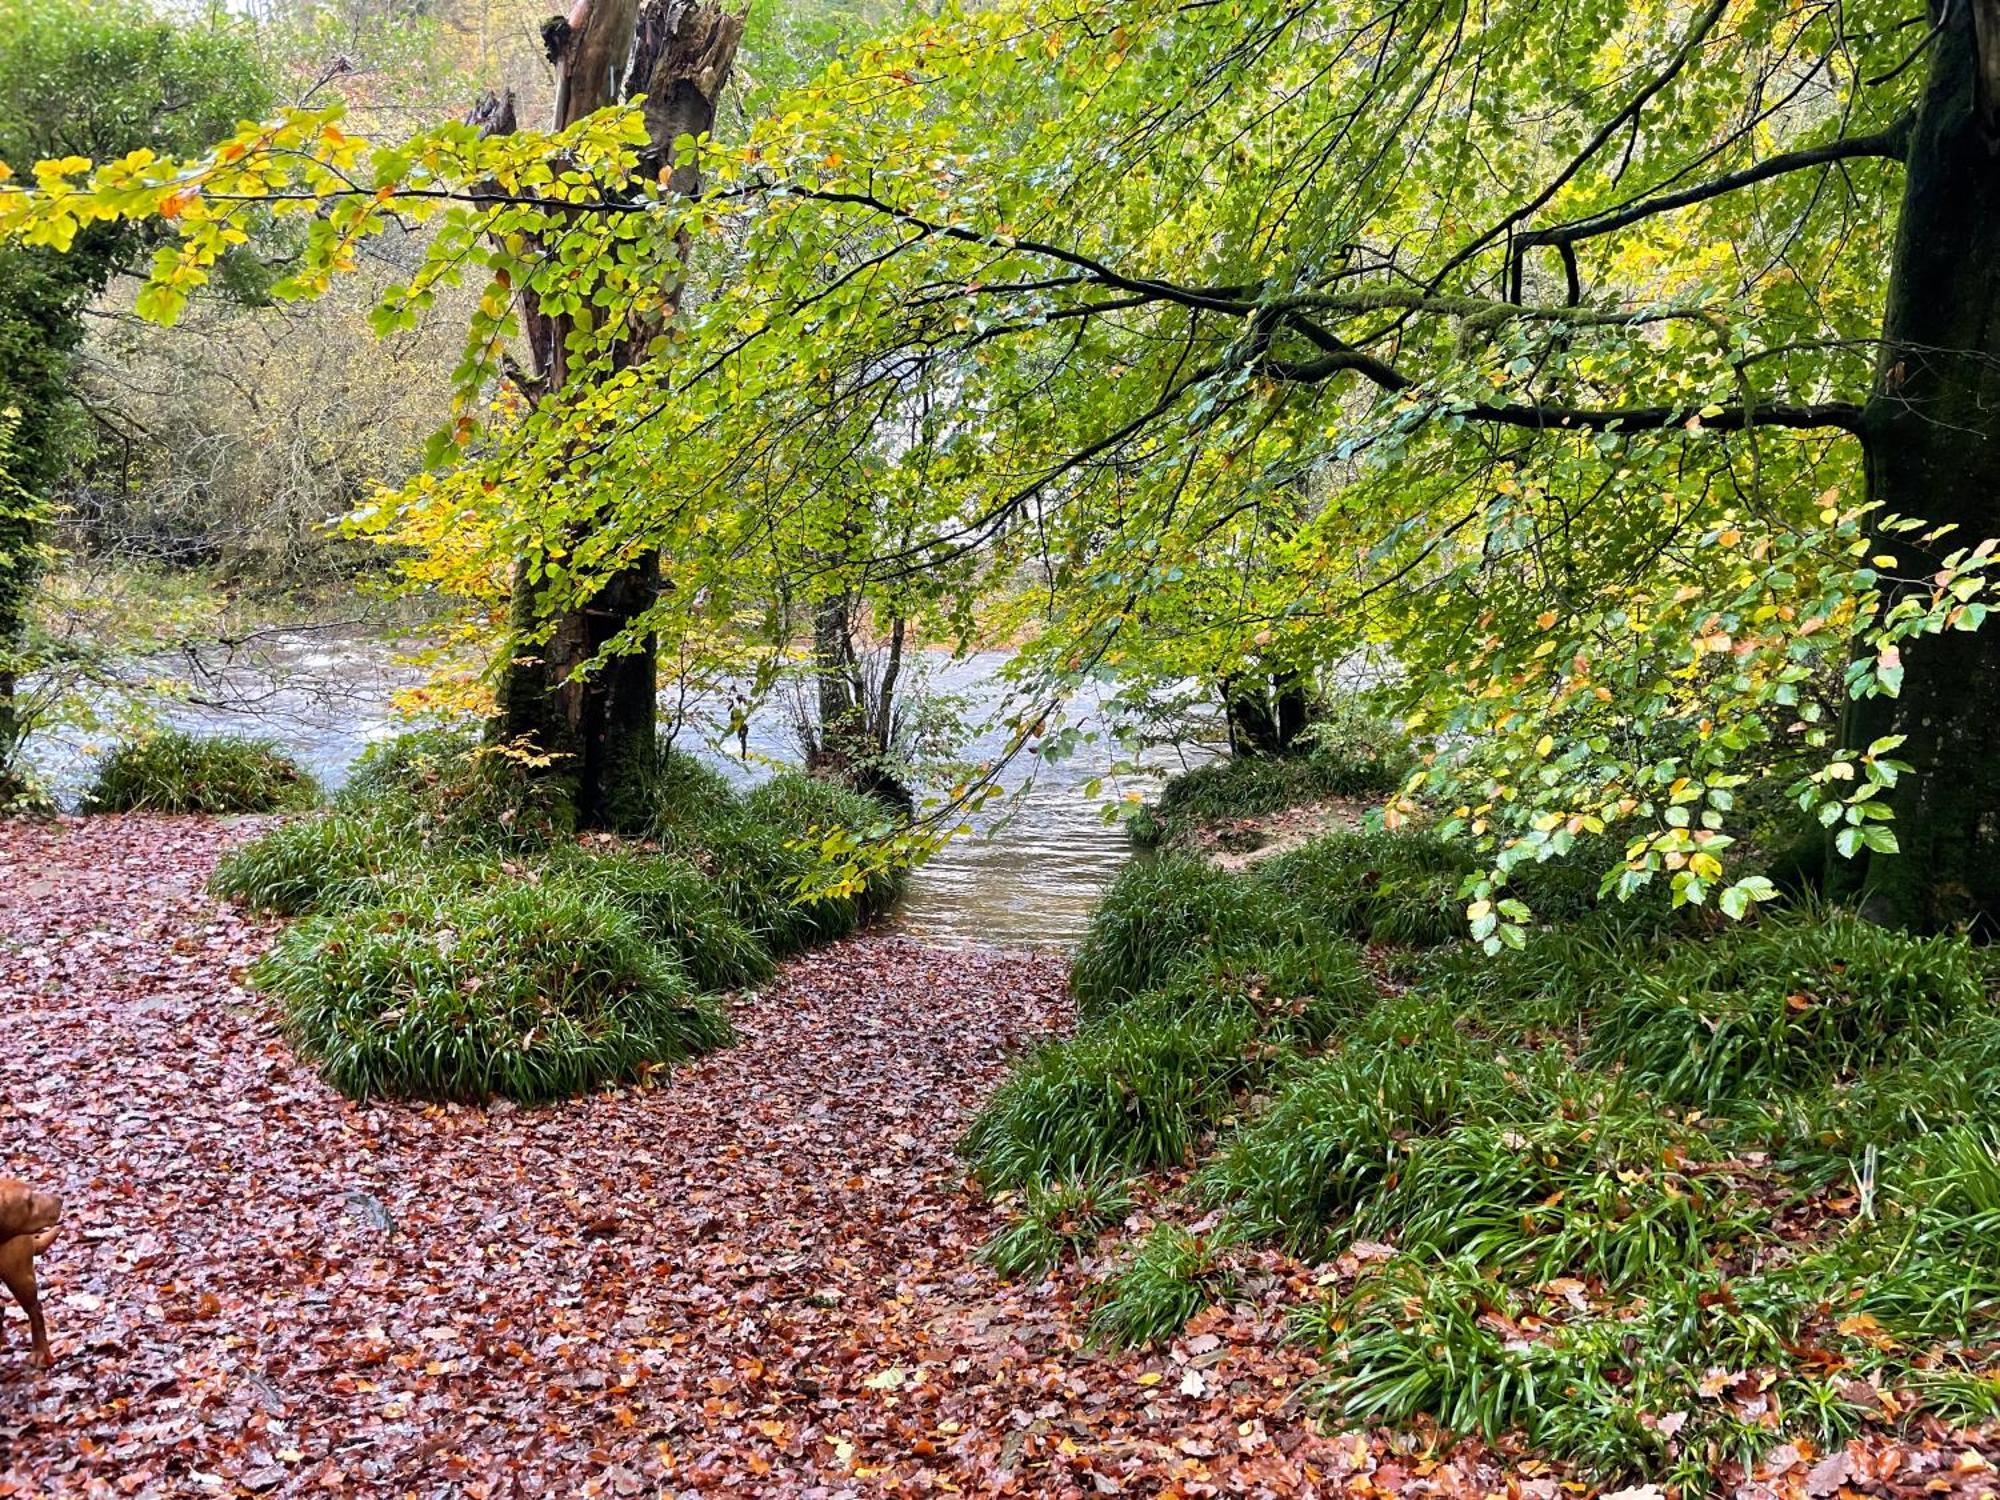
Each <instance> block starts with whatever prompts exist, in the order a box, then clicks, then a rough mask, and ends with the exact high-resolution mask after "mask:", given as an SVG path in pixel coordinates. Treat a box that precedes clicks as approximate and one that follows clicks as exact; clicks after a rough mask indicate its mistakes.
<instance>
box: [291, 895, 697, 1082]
mask: <svg viewBox="0 0 2000 1500" xmlns="http://www.w3.org/2000/svg"><path fill="white" fill-rule="evenodd" d="M252 977H253V979H254V980H255V982H256V983H257V984H258V985H259V986H260V987H261V988H262V989H264V990H265V991H267V992H268V993H269V994H271V995H272V996H273V997H274V998H276V999H277V1000H278V1002H279V1003H280V1004H281V1006H282V1007H283V1012H284V1024H285V1029H286V1031H287V1033H288V1035H289V1036H290V1037H291V1038H292V1040H293V1042H294V1044H295V1045H296V1046H297V1047H298V1049H299V1051H300V1053H301V1055H303V1056H304V1057H306V1058H307V1059H308V1060H310V1061H312V1062H313V1063H315V1064H316V1065H317V1066H318V1067H319V1068H320V1070H321V1072H322V1073H324V1074H325V1076H326V1078H327V1080H328V1081H329V1082H330V1083H332V1084H333V1085H334V1087H336V1088H338V1089H339V1090H340V1091H341V1092H342V1093H345V1094H347V1095H349V1096H350V1097H352V1098H356V1099H370V1098H382V1097H386V1098H436V1099H460V1100H470V1101H479V1100H484V1099H487V1098H489V1097H491V1096H493V1095H496V1094H497V1095H502V1096H505V1097H507V1098H510V1099H515V1100H519V1101H521V1102H524V1103H538V1102H543V1101H548V1100H555V1099H561V1098H566V1097H570V1096H574V1095H576V1094H581V1093H584V1092H586V1091H588V1090H590V1089H594V1088H598V1087H601V1086H604V1085H607V1084H616V1083H624V1082H629V1081H631V1080H633V1079H636V1078H639V1077H641V1076H643V1075H644V1074H645V1073H647V1072H648V1071H649V1070H650V1069H652V1068H654V1067H656V1066H658V1065H662V1064H666V1063H671V1062H675V1061H678V1060H680V1059H682V1058H685V1057H687V1056H690V1055H692V1054H694V1053H698V1052H702V1051H705V1050H707V1049H709V1048H712V1047H716V1046H720V1045H721V1044H722V1043H723V1042H725V1041H726V1040H727V1039H728V1034H729V1033H728V1025H727V1023H726V1022H725V1021H724V1020H723V1018H722V1017H721V1015H720V1014H719V1013H718V1012H717V1011H716V1010H715V1009H714V1008H713V1007H712V1006H711V1005H710V1004H709V1003H708V1002H706V1001H704V1000H701V999H698V998H697V997H696V996H695V995H694V994H693V992H692V990H691V988H690V986H689V984H688V982H687V980H686V978H685V977H684V975H683V974H682V973H681V970H680V967H679V965H678V964H677V963H676V962H675V961H674V960H673V959H672V958H670V957H668V956H666V955H663V954H661V953H660V952H659V951H657V950H656V949H655V948H653V947H652V946H651V945H650V944H648V943H647V942H646V940H645V939H644V938H643V937H641V936H640V934H639V931H638V929H637V927H636V926H635V924H634V923H633V921H632V919H631V918H630V917H628V916H626V915H625V914H624V913H623V912H621V911H619V910H617V909H616V908H615V907H613V906H611V905H610V904H609V903H607V902H604V901H600V900H597V899H595V898H593V897H590V896H588V895H586V894H584V893H582V892H580V891H578V890H576V889H574V888H572V887H568V886H566V885H564V884H562V883H560V882H544V883H540V884H537V883H531V882H527V881H510V882H508V883H505V884H502V885H499V886H496V887H494V888H493V889H491V890H488V891H485V892H483V893H480V894H478V895H476V896H473V897H471V898H469V899H467V898H465V897H464V896H462V895H460V894H458V893H453V894H452V895H451V896H449V897H443V898H441V897H439V896H436V895H433V894H429V893H426V892H422V891H416V892H408V893H404V894H402V895H401V896H399V897H398V899H396V900H394V901H393V902H392V903H390V904H387V905H383V906H375V907H363V908H359V909H356V910H353V911H346V912H335V913H330V914H328V915H325V916H319V917H310V918H308V919H306V920H305V921H303V922H301V923H299V924H297V925H295V926H293V927H292V928H290V929H289V930H287V931H286V932H285V933H284V934H283V935H282V936H281V937H280V938H279V939H278V941H277V943H276V944H275V945H274V946H273V947H272V948H271V950H270V951H269V952H268V953H267V954H265V956H264V957H263V958H261V959H260V960H258V962H257V964H256V965H255V966H254V968H253V970H252Z"/></svg>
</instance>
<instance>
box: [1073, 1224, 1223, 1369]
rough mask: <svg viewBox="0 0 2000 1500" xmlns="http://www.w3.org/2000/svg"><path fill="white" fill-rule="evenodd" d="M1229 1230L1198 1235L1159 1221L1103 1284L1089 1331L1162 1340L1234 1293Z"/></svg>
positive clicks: (1139, 1341) (1117, 1341) (1097, 1335)
mask: <svg viewBox="0 0 2000 1500" xmlns="http://www.w3.org/2000/svg"><path fill="white" fill-rule="evenodd" d="M1228 1244H1229V1238H1228V1236H1227V1235H1226V1234H1221V1233H1209V1234H1197V1233H1194V1232H1193V1231H1190V1230H1187V1229H1183V1228H1182V1227H1181V1226H1180V1225H1178V1224H1158V1225H1155V1226H1154V1227H1153V1230H1152V1232H1151V1233H1149V1234H1148V1235H1147V1236H1146V1238H1145V1239H1144V1240H1142V1241H1140V1244H1139V1248H1138V1249H1137V1251H1135V1252H1134V1253H1133V1255H1132V1258H1131V1259H1130V1260H1129V1261H1127V1262H1126V1264H1125V1265H1124V1267H1123V1268H1122V1269H1120V1270H1119V1271H1118V1272H1117V1273H1116V1274H1115V1275H1114V1276H1112V1277H1111V1278H1110V1279H1109V1280H1108V1281H1106V1282H1105V1283H1104V1285H1103V1288H1102V1290H1101V1292H1100V1294H1099V1297H1098V1300H1097V1305H1096V1306H1095V1307H1094V1308H1093V1309H1092V1311H1091V1315H1090V1323H1089V1325H1088V1333H1089V1336H1090V1338H1091V1339H1093V1340H1094V1341H1096V1342H1099V1343H1104V1344H1110V1345H1115V1346H1128V1347H1129V1346H1136V1345H1147V1344H1158V1343H1161V1342H1163V1341H1164V1340H1167V1339H1170V1338H1172V1337H1173V1336H1174V1335H1175V1334H1177V1333H1179V1332H1180V1331H1181V1329H1183V1328H1185V1327H1186V1326H1187V1323H1188V1320H1189V1319H1190V1318H1192V1317H1194V1315H1195V1314H1196V1313H1198V1312H1200V1311H1202V1310H1203V1309H1204V1308H1206V1307H1208V1306H1209V1305H1211V1304H1212V1303H1214V1302H1216V1301H1218V1300H1219V1299H1220V1298H1222V1297H1224V1296H1226V1295H1228V1293H1229V1291H1230V1289H1231V1287H1232V1285H1233V1283H1234V1278H1233V1277H1232V1276H1231V1274H1230V1271H1229V1267H1228V1264H1227V1262H1226V1261H1225V1260H1224V1259H1223V1251H1224V1250H1226V1249H1227V1248H1228Z"/></svg>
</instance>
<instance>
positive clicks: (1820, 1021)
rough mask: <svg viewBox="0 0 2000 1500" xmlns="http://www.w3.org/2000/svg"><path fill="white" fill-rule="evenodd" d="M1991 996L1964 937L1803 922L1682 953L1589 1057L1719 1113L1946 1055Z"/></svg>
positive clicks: (1642, 987)
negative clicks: (1767, 1094)
mask: <svg viewBox="0 0 2000 1500" xmlns="http://www.w3.org/2000/svg"><path fill="white" fill-rule="evenodd" d="M1981 994H1982V991H1981V985H1980V972H1979V966H1978V963H1977V961H1976V959H1975V957H1974V955H1973V953H1972V951H1971V949H1970V948H1969V947H1968V946H1967V945H1966V944H1965V943H1964V942H1963V941H1962V940H1960V939H1956V938H1929V939H1924V938H1911V937H1906V936H1903V935H1902V934H1899V933H1895V932H1890V931H1888V930H1887V929H1885V928H1881V927H1877V926H1875V925H1873V924H1872V923H1869V922H1865V921H1863V920H1861V919H1860V918H1858V917H1854V916H1850V915H1847V914H1844V913H1839V912H1828V913H1804V914H1800V915H1794V916H1788V917H1779V918H1775V919H1772V920H1769V921H1765V922H1761V923H1759V924H1757V925H1756V926H1755V927H1750V928H1738V929H1734V930H1732V931H1729V932H1726V933H1723V934H1721V935H1720V936H1718V937H1717V938H1716V939H1714V940H1713V941H1710V942H1707V943H1702V944H1688V945H1683V946H1681V947H1679V948H1678V949H1677V950H1676V951H1675V952H1674V954H1673V956H1672V957H1670V958H1669V959H1668V960H1667V961H1666V962H1665V963H1664V964H1662V965H1660V966H1659V967H1658V968H1656V969H1654V970H1652V971H1650V972H1646V973H1642V974H1641V975H1640V976H1639V977H1638V978H1637V979H1636V980H1634V981H1633V982H1632V983H1631V984H1630V985H1628V986H1627V987H1626V988H1625V989H1624V990H1623V992H1622V993H1621V994H1620V995H1619V996H1618V998H1617V999H1616V1000H1614V1001H1613V1002H1612V1003H1611V1004H1610V1005H1609V1006H1608V1007H1607V1008H1606V1009H1605V1011H1604V1012H1603V1014H1602V1016H1601V1017H1600V1018H1599V1020H1598V1022H1597V1024H1596V1025H1595V1027H1594V1028H1593V1030H1592V1037H1591V1044H1590V1049H1589V1055H1590V1056H1591V1057H1592V1058H1593V1059H1595V1060H1597V1061H1600V1062H1605V1063H1610V1062H1615V1061H1620V1060H1622V1061H1623V1062H1624V1063H1625V1065H1626V1066H1627V1067H1628V1068H1629V1069H1630V1070H1631V1072H1632V1073H1633V1075H1634V1076H1635V1077H1637V1078H1639V1079H1641V1080H1643V1081H1645V1082H1646V1083H1647V1084H1648V1085H1650V1086H1651V1087H1652V1088H1654V1089H1656V1090H1657V1091H1658V1092H1659V1093H1660V1094H1661V1095H1662V1096H1663V1097H1665V1098H1668V1099H1672V1100H1676V1101H1679V1102H1683V1103H1690V1104H1700V1105H1703V1106H1710V1107H1712V1106H1714V1105H1716V1104H1718V1103H1720V1102H1721V1101H1723V1100H1725V1099H1729V1098H1733V1097H1736V1096H1739V1095H1741V1094H1743V1093H1745V1092H1749V1091H1754V1090H1763V1091H1772V1090H1775V1089H1778V1088H1781V1087H1785V1086H1791V1085H1799V1084H1807V1083H1817V1082H1824V1081H1826V1080H1829V1079H1834V1078H1841V1077H1850V1076H1853V1075H1854V1074H1856V1073H1857V1072H1859V1071H1860V1070H1861V1069H1863V1068H1865V1067H1867V1066H1869V1065H1871V1064H1876V1063H1881V1062H1885V1061H1893V1060H1894V1059H1896V1058H1898V1057H1905V1056H1912V1055H1922V1054H1929V1055H1933V1056H1934V1055H1935V1054H1936V1050H1937V1047H1938V1045H1939V1043H1940V1042H1941V1041H1942V1039H1943V1037H1944V1036H1945V1034H1946V1033H1947V1031H1948V1030H1949V1028H1950V1025H1951V1023H1952V1022H1953V1021H1954V1019H1955V1018H1956V1017H1957V1016H1958V1015H1959V1014H1960V1013H1961V1012H1962V1011H1964V1010H1966V1009H1967V1008H1969V1007H1971V1006H1973V1005H1976V1004H1977V1003H1978V1002H1979V1001H1980V999H1981Z"/></svg>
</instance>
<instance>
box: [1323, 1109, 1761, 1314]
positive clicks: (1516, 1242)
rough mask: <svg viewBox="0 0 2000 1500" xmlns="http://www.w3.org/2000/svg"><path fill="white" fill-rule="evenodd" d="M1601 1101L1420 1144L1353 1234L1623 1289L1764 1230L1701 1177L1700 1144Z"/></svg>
mask: <svg viewBox="0 0 2000 1500" xmlns="http://www.w3.org/2000/svg"><path fill="white" fill-rule="evenodd" d="M1565 1086H1566V1087H1567V1088H1569V1089H1571V1090H1574V1091H1577V1092H1579V1093H1591V1092H1593V1091H1592V1090H1590V1089H1589V1088H1588V1084H1587V1080H1586V1079H1583V1078H1575V1079H1569V1080H1565ZM1594 1093H1595V1097H1593V1098H1590V1099H1588V1100H1586V1101H1584V1105H1583V1107H1582V1108H1580V1109H1578V1110H1577V1112H1576V1113H1574V1114H1556V1115H1552V1116H1548V1117H1544V1118H1532V1117H1530V1116H1528V1115H1527V1114H1526V1113H1525V1112H1520V1111H1519V1105H1520V1104H1521V1103H1524V1102H1526V1101H1525V1100H1516V1101H1512V1102H1513V1103H1514V1104H1515V1106H1516V1110H1515V1111H1514V1112H1512V1113H1513V1117H1512V1118H1503V1119H1500V1120H1486V1121H1478V1122H1475V1123H1468V1124H1463V1125H1460V1126H1458V1127H1457V1128H1456V1129H1453V1130H1450V1131H1447V1132H1444V1133H1442V1134H1440V1135H1437V1136H1435V1137H1433V1138H1430V1139H1425V1140H1421V1141H1419V1142H1416V1143H1414V1144H1412V1145H1411V1146H1409V1147H1408V1148H1407V1160H1406V1161H1404V1162H1403V1163H1401V1164H1400V1165H1399V1168H1398V1170H1397V1171H1396V1173H1395V1176H1394V1179H1393V1181H1392V1182H1390V1183H1387V1184H1385V1186H1384V1188H1383V1190H1382V1191H1381V1192H1380V1193H1378V1194H1377V1195H1376V1196H1375V1197H1374V1199H1373V1200H1372V1201H1370V1202H1369V1203H1367V1204H1366V1205H1365V1206H1364V1207H1363V1208H1362V1210H1361V1212H1360V1213H1358V1214H1357V1216H1356V1227H1357V1228H1358V1229H1359V1230H1360V1231H1361V1232H1362V1233H1364V1234H1368V1235H1370V1236H1373V1237H1378V1238H1379V1237H1383V1236H1387V1235H1393V1236H1394V1237H1395V1240H1396V1243H1397V1245H1398V1246H1400V1247H1401V1248H1402V1249H1404V1250H1406V1251H1408V1252H1410V1253H1411V1254H1416V1255H1422V1254H1426V1253H1428V1254H1432V1255H1436V1256H1440V1257H1449V1256H1454V1255H1461V1254H1462V1255H1465V1256H1467V1257H1468V1258H1470V1259H1472V1260H1475V1261H1477V1262H1478V1263H1479V1264H1480V1265H1481V1266H1483V1267H1486V1268H1488V1269H1489V1270H1493V1269H1498V1270H1501V1271H1504V1272H1510V1273H1516V1274H1520V1273H1525V1274H1526V1275H1528V1276H1529V1277H1530V1278H1531V1279H1533V1280H1535V1281H1548V1280H1550V1279H1552V1278H1554V1277H1558V1276H1570V1277H1579V1278H1583V1279H1585V1280H1588V1281H1590V1282H1592V1283H1593V1284H1599V1285H1602V1286H1605V1287H1607V1288H1610V1289H1613V1290H1623V1289H1626V1288H1629V1287H1632V1286H1634V1285H1637V1284H1640V1283H1643V1282H1645V1281H1647V1280H1648V1279H1650V1278H1653V1277H1657V1276H1659V1275H1660V1274H1662V1273H1663V1272H1666V1271H1668V1270H1669V1269H1671V1268H1673V1267H1692V1266H1702V1265H1707V1264H1709V1263H1710V1262H1711V1261H1713V1260H1714V1259H1715V1258H1716V1256H1717V1252H1718V1251H1719V1250H1721V1249H1724V1248H1727V1247H1730V1246H1733V1245H1734V1244H1735V1243H1736V1242H1737V1241H1739V1240H1741V1239H1742V1238H1743V1237H1744V1236H1745V1235H1747V1234H1748V1233H1749V1232H1750V1231H1751V1230H1752V1229H1753V1228H1754V1227H1755V1225H1756V1224H1757V1222H1758V1220H1759V1216H1758V1215H1757V1213H1756V1212H1755V1210H1754V1209H1752V1208H1750V1207H1748V1206H1747V1205H1745V1204H1742V1203H1739V1202H1738V1201H1737V1200H1736V1198H1735V1197H1734V1196H1733V1195H1732V1194H1731V1193H1730V1192H1729V1190H1728V1189H1727V1187H1726V1186H1722V1185H1719V1184H1717V1183H1712V1182H1711V1181H1710V1180H1709V1179H1707V1178H1706V1177H1705V1176H1704V1175H1703V1174H1702V1173H1701V1172H1700V1171H1699V1169H1698V1167H1697V1165H1696V1163H1698V1162H1699V1160H1700V1158H1701V1156H1702V1155H1703V1154H1704V1147H1705V1145H1706V1142H1705V1141H1704V1140H1703V1139H1702V1138H1701V1137H1700V1136H1699V1135H1697V1134H1696V1133H1695V1132H1693V1131H1689V1130H1685V1129H1680V1128H1676V1127H1673V1126H1671V1125H1669V1124H1668V1123H1667V1122H1666V1121H1664V1120H1662V1119H1660V1118H1659V1117H1658V1116H1657V1115H1656V1114H1653V1113H1652V1112H1650V1111H1647V1110H1644V1109H1634V1108H1632V1107H1630V1106H1622V1107H1621V1105H1620V1103H1619V1102H1618V1101H1616V1100H1615V1099H1614V1098H1613V1097H1612V1090H1611V1089H1609V1088H1608V1087H1607V1088H1602V1089H1599V1090H1596V1091H1594Z"/></svg>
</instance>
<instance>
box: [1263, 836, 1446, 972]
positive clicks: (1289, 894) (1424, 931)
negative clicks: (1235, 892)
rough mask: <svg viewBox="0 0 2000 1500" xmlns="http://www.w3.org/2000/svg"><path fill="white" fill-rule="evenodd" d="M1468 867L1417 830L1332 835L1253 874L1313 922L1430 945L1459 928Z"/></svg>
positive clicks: (1374, 938) (1366, 936)
mask: <svg viewBox="0 0 2000 1500" xmlns="http://www.w3.org/2000/svg"><path fill="white" fill-rule="evenodd" d="M1472 868H1473V862H1472V857H1471V856H1470V855H1469V854H1468V853H1467V852H1466V851H1464V850H1463V849H1461V848H1459V847H1458V846H1457V845H1454V844H1451V843H1447V842H1445V841H1444V840H1442V839H1437V838H1432V837H1429V836H1427V835H1425V834H1418V833H1336V834H1329V835H1327V836H1326V837H1324V838H1319V839H1314V840H1313V841H1312V842H1310V843H1307V844H1302V845H1301V846H1300V847H1298V848H1297V849H1293V850H1290V851H1288V852H1287V853H1284V854H1281V855H1279V856H1278V857H1277V858H1275V859H1271V860H1267V861H1266V862H1265V863H1263V864H1261V865H1259V866H1257V868H1256V870H1255V871H1254V872H1253V874H1252V877H1251V878H1252V880H1253V881H1254V883H1255V884H1257V885H1258V886H1260V887H1262V888H1264V889H1266V890H1269V891H1272V892H1276V893H1278V894H1279V895H1280V896H1282V897H1283V898H1284V899H1286V900H1288V901H1290V902H1291V903H1293V904H1294V905H1295V906H1296V907H1297V908H1298V909H1300V910H1301V911H1303V912H1304V913H1305V915H1306V917H1307V919H1308V920H1309V921H1311V922H1312V923H1313V924H1314V925H1315V926H1316V927H1319V928H1322V929H1325V930H1330V931H1334V932H1345V933H1349V934H1351V935H1352V936H1354V937H1356V938H1360V939H1363V940H1364V941H1369V942H1377V943H1406V944H1411V945H1415V946H1429V945H1434V944H1438V943H1444V942H1449V941H1451V940H1452V939H1453V938H1456V937H1462V936H1464V934H1465V929H1466V922H1465V901H1464V899H1463V897H1461V895H1460V894H1459V892H1460V888H1461V887H1462V885H1463V883H1464V881H1465V877H1466V876H1467V875H1468V874H1469V873H1471V871H1472Z"/></svg>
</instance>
